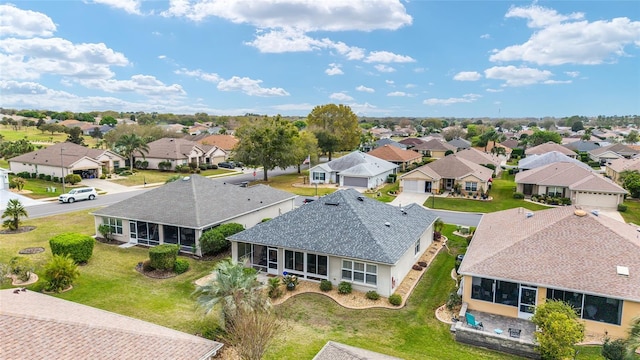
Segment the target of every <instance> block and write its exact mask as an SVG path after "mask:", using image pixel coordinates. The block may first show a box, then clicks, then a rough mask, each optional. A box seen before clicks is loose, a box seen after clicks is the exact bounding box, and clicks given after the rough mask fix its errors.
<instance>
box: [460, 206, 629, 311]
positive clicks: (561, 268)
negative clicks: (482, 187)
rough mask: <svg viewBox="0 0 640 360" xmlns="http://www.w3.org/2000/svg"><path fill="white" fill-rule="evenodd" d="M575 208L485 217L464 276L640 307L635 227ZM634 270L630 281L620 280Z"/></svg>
mask: <svg viewBox="0 0 640 360" xmlns="http://www.w3.org/2000/svg"><path fill="white" fill-rule="evenodd" d="M575 210H576V208H574V207H573V206H565V207H558V208H554V209H549V210H542V211H537V212H535V213H531V214H533V215H532V216H530V217H528V215H527V214H528V210H526V209H522V208H517V209H510V210H505V211H499V212H494V213H489V214H485V215H484V216H483V217H482V220H481V221H480V224H479V225H478V228H477V229H476V232H475V234H474V237H473V239H472V241H471V244H470V245H469V248H468V249H467V253H466V254H465V257H464V261H463V262H462V265H461V266H460V273H461V274H464V275H473V276H483V277H490V278H496V279H505V280H511V281H517V282H522V283H529V284H533V285H538V286H544V287H553V288H561V289H567V290H574V291H580V292H585V293H590V294H596V295H604V296H611V297H616V298H622V299H628V300H633V301H640V286H638V284H640V240H638V232H637V231H636V227H635V226H631V225H627V224H624V223H621V222H619V221H617V220H614V219H611V218H609V217H607V216H604V215H600V216H595V215H594V214H592V213H590V212H589V211H586V215H585V216H582V217H580V216H577V215H575V214H574V211H575ZM617 266H626V267H628V268H629V276H628V277H625V276H621V275H618V274H617V271H616V267H617Z"/></svg>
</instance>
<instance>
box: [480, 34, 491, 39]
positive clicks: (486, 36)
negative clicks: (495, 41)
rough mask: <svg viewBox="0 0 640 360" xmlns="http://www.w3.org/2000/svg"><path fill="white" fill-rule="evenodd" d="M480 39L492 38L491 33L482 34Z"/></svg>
mask: <svg viewBox="0 0 640 360" xmlns="http://www.w3.org/2000/svg"><path fill="white" fill-rule="evenodd" d="M480 39H491V35H489V34H482V35H480Z"/></svg>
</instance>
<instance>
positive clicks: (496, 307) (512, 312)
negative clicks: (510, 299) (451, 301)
mask: <svg viewBox="0 0 640 360" xmlns="http://www.w3.org/2000/svg"><path fill="white" fill-rule="evenodd" d="M463 281H464V287H463V288H462V290H463V291H462V301H463V302H466V303H467V304H468V306H467V309H468V310H477V311H482V312H487V313H491V314H497V315H502V316H509V317H514V318H516V317H518V308H517V307H515V306H509V305H503V304H495V303H491V302H488V301H483V300H476V299H472V298H471V289H472V283H473V279H472V277H471V276H468V275H465V276H464V280H463ZM538 294H540V293H539V292H538Z"/></svg>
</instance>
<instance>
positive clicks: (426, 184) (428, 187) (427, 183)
mask: <svg viewBox="0 0 640 360" xmlns="http://www.w3.org/2000/svg"><path fill="white" fill-rule="evenodd" d="M424 192H426V193H430V192H431V181H425V182H424Z"/></svg>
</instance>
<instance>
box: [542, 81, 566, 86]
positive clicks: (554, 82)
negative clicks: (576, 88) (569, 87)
mask: <svg viewBox="0 0 640 360" xmlns="http://www.w3.org/2000/svg"><path fill="white" fill-rule="evenodd" d="M571 83H572V81H571V80H545V81H544V82H543V84H547V85H555V84H571Z"/></svg>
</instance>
